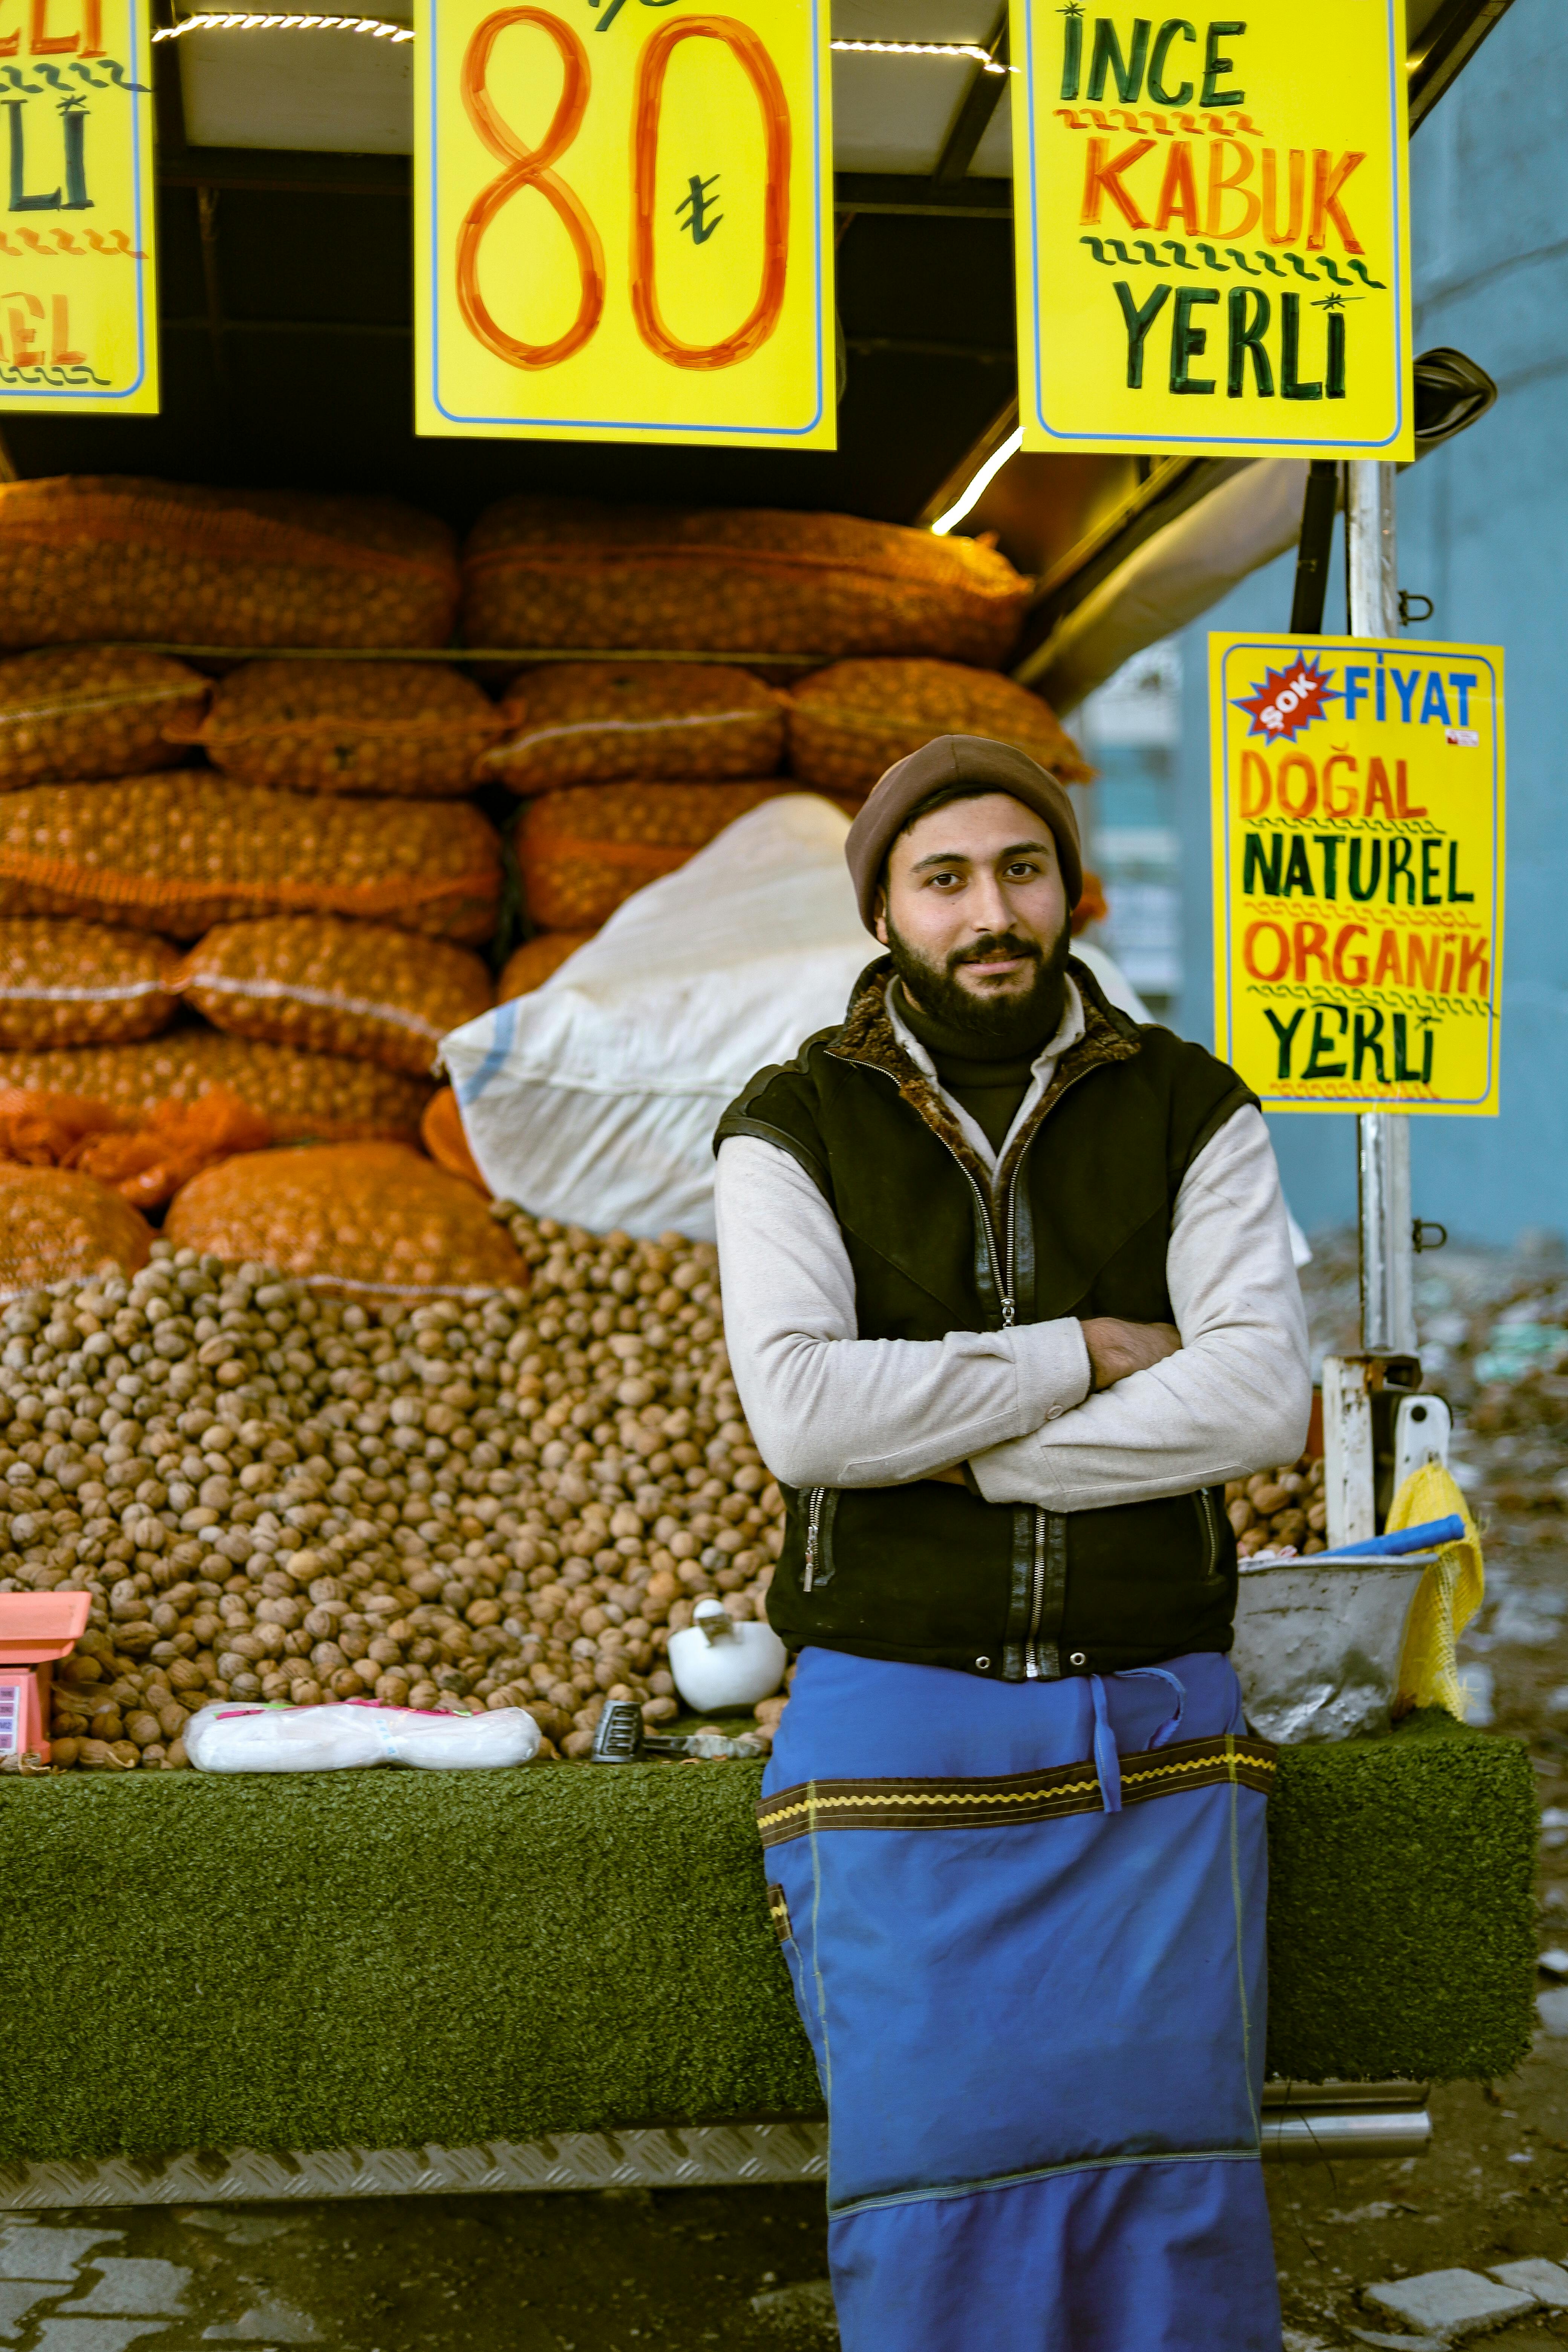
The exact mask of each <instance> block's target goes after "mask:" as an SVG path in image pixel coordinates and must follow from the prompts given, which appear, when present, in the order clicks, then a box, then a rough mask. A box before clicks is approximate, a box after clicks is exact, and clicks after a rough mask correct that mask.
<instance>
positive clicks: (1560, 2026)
mask: <svg viewBox="0 0 1568 2352" xmlns="http://www.w3.org/2000/svg"><path fill="white" fill-rule="evenodd" d="M1535 2013H1536V2015H1537V2016H1538V2017H1539V2018H1540V2020H1541V2022H1542V2025H1543V2026H1544V2027H1545V2029H1546V2031H1547V2032H1548V2033H1550V2034H1551V2036H1552V2040H1553V2041H1554V2042H1563V2041H1565V2040H1568V1985H1553V1986H1552V1990H1551V1991H1550V1992H1538V1993H1537V1994H1536V1996H1535Z"/></svg>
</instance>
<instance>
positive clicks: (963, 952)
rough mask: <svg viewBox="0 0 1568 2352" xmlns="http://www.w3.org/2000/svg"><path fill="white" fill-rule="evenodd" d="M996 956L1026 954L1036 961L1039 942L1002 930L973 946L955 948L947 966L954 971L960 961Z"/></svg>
mask: <svg viewBox="0 0 1568 2352" xmlns="http://www.w3.org/2000/svg"><path fill="white" fill-rule="evenodd" d="M998 956H1028V957H1032V958H1033V960H1034V961H1035V962H1036V963H1038V962H1039V961H1040V960H1041V950H1040V946H1039V942H1038V941H1037V940H1021V939H1019V938H1018V937H1017V935H1016V932H1013V931H1003V932H1001V933H999V934H998V935H996V936H994V937H993V938H991V939H984V940H976V941H975V943H974V945H973V947H968V948H957V949H955V950H954V951H953V953H952V955H950V956H949V957H948V960H947V968H948V970H949V971H956V970H957V969H958V967H959V965H960V964H962V963H991V962H994V961H995V959H996V958H997V957H998Z"/></svg>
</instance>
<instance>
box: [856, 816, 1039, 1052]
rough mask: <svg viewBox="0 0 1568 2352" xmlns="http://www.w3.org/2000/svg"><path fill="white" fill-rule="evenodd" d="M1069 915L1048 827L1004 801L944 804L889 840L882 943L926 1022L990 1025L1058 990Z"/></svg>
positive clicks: (881, 918)
mask: <svg viewBox="0 0 1568 2352" xmlns="http://www.w3.org/2000/svg"><path fill="white" fill-rule="evenodd" d="M1069 911H1070V910H1069V908H1068V903H1067V890H1066V887H1065V885H1064V883H1063V881H1062V871H1061V866H1060V864H1059V863H1058V857H1057V845H1056V842H1055V840H1054V838H1053V837H1052V835H1051V831H1050V827H1049V826H1048V825H1047V824H1046V823H1045V820H1044V819H1043V818H1042V817H1038V816H1037V815H1036V814H1035V812H1034V810H1033V809H1030V808H1026V807H1025V805H1024V803H1023V802H1022V801H1016V800H1014V799H1013V798H1012V796H1011V794H1009V793H984V794H983V795H980V796H979V797H977V798H975V799H973V800H963V801H950V802H949V803H947V805H946V807H945V808H939V809H935V810H933V811H932V812H931V814H930V815H929V816H922V817H921V819H920V821H919V823H918V824H914V825H911V826H910V830H909V831H908V832H907V833H902V834H900V835H899V837H898V839H897V840H896V841H895V842H894V844H893V846H892V849H891V851H890V852H889V857H888V874H887V887H886V893H885V896H884V898H883V902H882V907H881V910H880V912H879V915H878V918H877V937H878V938H879V940H881V942H882V944H883V946H884V947H890V948H891V949H892V950H893V956H894V961H895V962H896V964H897V965H898V967H899V971H900V977H901V978H902V980H903V982H904V984H905V986H906V987H907V988H910V990H911V992H912V993H913V994H914V996H915V997H916V999H917V1001H918V1002H919V1003H921V1005H922V1006H923V1007H924V1009H925V1010H926V1011H927V1012H928V1013H944V1012H946V1013H956V1014H957V1015H958V1016H959V1017H960V1018H963V1017H964V1016H965V1015H966V1014H967V1015H968V1017H969V1019H970V1020H971V1021H973V1023H974V1024H975V1025H976V1026H979V1027H984V1026H985V1025H986V1008H988V1007H993V1008H994V1009H995V1013H996V1014H997V1015H998V1016H1000V1017H1003V1018H1006V1017H1007V1016H1010V1015H1013V1014H1016V1013H1018V1012H1021V1011H1022V1010H1023V1008H1024V1007H1025V1006H1026V1005H1027V1004H1028V1003H1030V1002H1031V1000H1033V999H1036V998H1037V999H1038V1000H1039V1001H1040V1003H1041V1004H1042V1006H1043V1005H1044V1004H1045V1003H1046V1002H1047V999H1049V998H1051V997H1053V996H1054V995H1055V993H1056V992H1057V989H1058V982H1059V978H1060V974H1061V971H1062V968H1063V965H1064V963H1065V961H1066V957H1067V954H1068V949H1069V948H1070V945H1071V939H1070V934H1069V931H1068V914H1069Z"/></svg>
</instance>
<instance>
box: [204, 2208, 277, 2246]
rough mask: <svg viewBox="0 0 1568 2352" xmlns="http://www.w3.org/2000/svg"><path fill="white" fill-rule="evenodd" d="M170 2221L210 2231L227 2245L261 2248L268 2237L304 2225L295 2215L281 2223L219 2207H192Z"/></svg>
mask: <svg viewBox="0 0 1568 2352" xmlns="http://www.w3.org/2000/svg"><path fill="white" fill-rule="evenodd" d="M174 2219H175V2221H182V2222H184V2226H185V2228H186V2229H187V2230H210V2231H212V2232H213V2234H214V2236H215V2237H218V2238H226V2239H227V2240H228V2242H229V2244H230V2245H231V2246H264V2245H266V2243H267V2242H268V2239H269V2238H286V2237H287V2236H288V2235H289V2231H290V2230H302V2229H303V2228H304V2226H305V2224H304V2222H303V2221H301V2219H300V2216H299V2215H298V2214H294V2215H293V2216H291V2218H290V2219H289V2220H288V2221H279V2219H278V2218H277V2217H276V2216H275V2215H273V2214H270V2213H236V2212H233V2211H231V2210H229V2209H228V2208H227V2207H226V2206H223V2205H196V2206H193V2207H191V2208H189V2209H188V2210H186V2211H185V2212H184V2213H176V2214H175V2216H174Z"/></svg>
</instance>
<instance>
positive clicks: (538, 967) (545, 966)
mask: <svg viewBox="0 0 1568 2352" xmlns="http://www.w3.org/2000/svg"><path fill="white" fill-rule="evenodd" d="M593 936H594V934H593V932H592V931H536V932H535V933H534V935H533V937H532V939H531V940H524V941H523V943H522V945H521V947H520V948H514V949H513V950H512V951H511V953H510V955H509V956H508V958H507V960H506V961H505V963H504V964H502V966H501V971H500V979H499V980H498V981H497V982H496V1003H498V1004H506V1003H510V1000H511V999H512V998H513V997H514V996H528V995H530V994H531V992H532V991H533V990H534V989H536V988H541V987H542V986H543V984H544V982H546V981H547V980H548V979H549V978H550V975H551V973H552V971H560V969H561V967H562V965H563V963H564V962H565V961H566V959H567V957H568V956H574V955H575V954H576V952H577V950H578V949H579V948H580V947H585V946H586V945H587V943H588V941H589V940H591V939H592V938H593Z"/></svg>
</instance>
